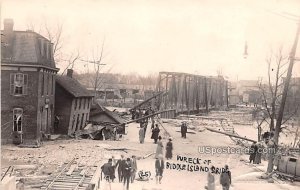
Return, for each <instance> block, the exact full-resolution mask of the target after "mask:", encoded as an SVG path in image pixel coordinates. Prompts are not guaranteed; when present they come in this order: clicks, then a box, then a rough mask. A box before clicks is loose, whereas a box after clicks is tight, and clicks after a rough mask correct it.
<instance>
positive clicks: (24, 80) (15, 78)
mask: <svg viewBox="0 0 300 190" xmlns="http://www.w3.org/2000/svg"><path fill="white" fill-rule="evenodd" d="M20 79H21V80H20ZM18 87H20V88H21V93H16V90H17V88H18ZM10 93H11V95H14V96H22V95H27V93H28V75H27V74H23V73H11V74H10Z"/></svg>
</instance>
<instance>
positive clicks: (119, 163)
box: [116, 155, 125, 182]
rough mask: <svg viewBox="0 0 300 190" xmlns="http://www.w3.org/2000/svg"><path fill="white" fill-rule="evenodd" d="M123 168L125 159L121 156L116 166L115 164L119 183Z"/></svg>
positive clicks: (122, 175)
mask: <svg viewBox="0 0 300 190" xmlns="http://www.w3.org/2000/svg"><path fill="white" fill-rule="evenodd" d="M124 166H125V159H124V156H123V155H121V159H120V160H118V162H117V164H116V168H117V167H118V178H119V182H122V180H123V178H124V174H123V173H124Z"/></svg>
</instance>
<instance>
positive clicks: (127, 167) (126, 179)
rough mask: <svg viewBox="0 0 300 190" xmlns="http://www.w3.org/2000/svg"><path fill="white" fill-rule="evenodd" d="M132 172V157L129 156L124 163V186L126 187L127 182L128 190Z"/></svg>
mask: <svg viewBox="0 0 300 190" xmlns="http://www.w3.org/2000/svg"><path fill="white" fill-rule="evenodd" d="M131 172H132V167H131V160H130V158H127V160H126V162H125V164H124V173H123V174H124V183H123V185H124V187H125V184H126V183H127V185H126V190H129V180H130V177H131Z"/></svg>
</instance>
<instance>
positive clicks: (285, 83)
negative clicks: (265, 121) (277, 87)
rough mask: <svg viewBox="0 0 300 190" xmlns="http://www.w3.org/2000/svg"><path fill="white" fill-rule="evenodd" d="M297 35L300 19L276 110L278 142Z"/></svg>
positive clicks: (275, 136) (299, 23)
mask: <svg viewBox="0 0 300 190" xmlns="http://www.w3.org/2000/svg"><path fill="white" fill-rule="evenodd" d="M299 35H300V21H299V22H298V27H297V32H296V37H295V41H294V44H293V47H292V50H291V53H290V63H289V67H288V72H287V76H286V80H285V81H284V89H283V94H282V100H281V103H280V107H279V112H278V116H277V121H276V127H275V135H274V140H275V142H276V143H278V137H279V131H280V127H281V122H282V119H283V114H284V106H285V102H286V98H287V94H288V90H289V84H290V81H291V77H292V71H293V66H294V62H295V55H296V50H297V45H298V39H299Z"/></svg>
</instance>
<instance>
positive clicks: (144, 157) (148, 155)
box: [143, 152, 155, 159]
mask: <svg viewBox="0 0 300 190" xmlns="http://www.w3.org/2000/svg"><path fill="white" fill-rule="evenodd" d="M154 154H155V152H152V153H150V154H147V155H145V156H143V159H146V158H148V157H150V156H152V155H154Z"/></svg>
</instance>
